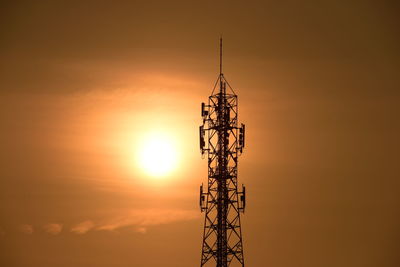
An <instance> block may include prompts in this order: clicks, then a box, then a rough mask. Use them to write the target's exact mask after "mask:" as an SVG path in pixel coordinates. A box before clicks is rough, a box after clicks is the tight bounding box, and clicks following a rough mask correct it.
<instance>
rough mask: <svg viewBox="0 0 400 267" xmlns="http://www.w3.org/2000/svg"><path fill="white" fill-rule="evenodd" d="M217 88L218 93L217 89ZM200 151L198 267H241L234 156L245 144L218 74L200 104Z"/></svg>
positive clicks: (233, 102) (241, 205)
mask: <svg viewBox="0 0 400 267" xmlns="http://www.w3.org/2000/svg"><path fill="white" fill-rule="evenodd" d="M217 88H218V89H219V90H217ZM201 116H202V118H203V125H202V126H200V150H201V154H202V156H205V154H206V155H207V158H208V186H207V191H204V189H203V185H201V186H200V209H201V211H202V212H205V219H204V232H203V246H202V253H201V264H200V266H216V267H226V266H230V265H231V264H232V266H233V265H235V266H238V265H239V266H244V257H243V241H242V231H241V226H240V213H241V212H244V209H245V205H246V199H245V198H246V191H245V187H244V186H243V185H242V191H241V192H239V191H238V181H237V175H238V156H239V155H240V154H241V153H242V151H243V148H244V145H245V142H244V140H245V139H244V137H245V126H244V124H241V125H240V126H238V98H237V95H236V94H235V92H234V91H233V89H232V88H231V86H230V85H229V83H228V82H227V80H226V79H225V77H224V74H223V73H222V39H221V40H220V74H219V76H218V79H217V81H216V83H215V86H214V88H213V91H212V93H211V96H209V98H208V104H205V103H202V105H201Z"/></svg>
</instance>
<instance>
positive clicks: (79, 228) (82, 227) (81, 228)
mask: <svg viewBox="0 0 400 267" xmlns="http://www.w3.org/2000/svg"><path fill="white" fill-rule="evenodd" d="M93 227H94V222H93V221H90V220H87V221H84V222H81V223H78V224H77V225H75V226H74V227H72V228H71V232H73V233H76V234H84V233H86V232H87V231H89V230H90V229H92V228H93Z"/></svg>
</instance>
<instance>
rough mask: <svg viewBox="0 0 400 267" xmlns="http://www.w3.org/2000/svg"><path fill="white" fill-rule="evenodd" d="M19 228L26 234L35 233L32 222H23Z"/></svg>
mask: <svg viewBox="0 0 400 267" xmlns="http://www.w3.org/2000/svg"><path fill="white" fill-rule="evenodd" d="M18 229H19V230H20V231H21V232H22V233H24V234H27V235H31V234H33V226H32V225H30V224H21V225H20V226H19V228H18Z"/></svg>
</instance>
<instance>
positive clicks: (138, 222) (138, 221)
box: [96, 209, 199, 233]
mask: <svg viewBox="0 0 400 267" xmlns="http://www.w3.org/2000/svg"><path fill="white" fill-rule="evenodd" d="M198 217H199V213H198V212H197V211H193V210H172V209H171V210H163V209H149V210H131V211H129V212H127V213H125V214H122V215H120V216H117V217H115V218H112V219H109V220H107V221H104V222H102V223H100V224H99V225H98V226H97V227H96V230H108V231H113V230H117V229H118V228H122V227H129V226H134V227H136V228H135V229H136V231H137V232H139V233H146V231H147V229H146V228H147V226H151V225H161V224H168V223H173V222H178V221H188V220H192V219H195V218H198Z"/></svg>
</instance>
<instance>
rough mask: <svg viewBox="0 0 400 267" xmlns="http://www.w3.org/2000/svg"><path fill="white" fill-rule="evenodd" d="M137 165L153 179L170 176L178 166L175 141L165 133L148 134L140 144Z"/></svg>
mask: <svg viewBox="0 0 400 267" xmlns="http://www.w3.org/2000/svg"><path fill="white" fill-rule="evenodd" d="M137 163H138V165H139V167H140V168H141V169H142V170H143V171H144V172H145V173H146V174H147V175H149V176H151V177H165V176H168V175H169V174H171V172H172V171H173V170H175V169H176V167H177V164H178V151H177V147H176V144H175V142H174V140H173V139H172V138H171V137H170V136H168V135H167V134H165V133H150V134H146V135H145V136H144V137H143V138H142V140H141V142H140V143H139V149H138V150H137Z"/></svg>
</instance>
